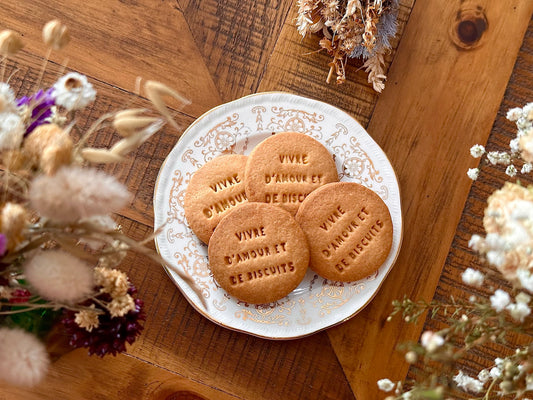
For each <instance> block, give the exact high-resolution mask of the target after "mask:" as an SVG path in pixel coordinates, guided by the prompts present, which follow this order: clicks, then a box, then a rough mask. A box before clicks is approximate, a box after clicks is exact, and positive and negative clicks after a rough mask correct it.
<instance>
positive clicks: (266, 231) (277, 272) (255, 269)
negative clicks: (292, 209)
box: [208, 203, 309, 304]
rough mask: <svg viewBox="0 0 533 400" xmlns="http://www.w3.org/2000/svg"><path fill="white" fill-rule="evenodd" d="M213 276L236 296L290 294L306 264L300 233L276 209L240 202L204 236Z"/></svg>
mask: <svg viewBox="0 0 533 400" xmlns="http://www.w3.org/2000/svg"><path fill="white" fill-rule="evenodd" d="M208 255H209V267H210V269H211V272H212V273H213V276H214V278H215V280H216V281H217V282H218V284H219V285H220V286H221V287H222V288H224V289H225V290H226V291H227V292H228V293H229V294H231V295H232V296H235V297H236V298H237V299H239V300H242V301H245V302H248V303H255V304H263V303H272V302H274V301H276V300H279V299H281V298H283V297H285V296H286V295H288V294H289V293H290V292H292V291H293V290H294V289H295V288H296V287H297V286H298V285H299V284H300V282H301V281H302V280H303V278H304V276H305V273H306V272H307V267H308V265H309V247H308V244H307V240H306V238H305V234H304V232H303V231H302V229H301V228H300V226H299V225H298V223H297V222H296V220H295V219H294V217H293V216H292V215H291V214H290V213H289V212H288V211H286V210H284V209H282V208H281V207H277V206H273V205H270V204H264V203H246V204H243V205H241V206H239V207H237V208H235V209H234V210H232V211H231V212H230V213H229V214H228V215H227V216H225V217H224V218H223V219H222V221H220V223H219V224H218V226H217V227H216V229H215V232H214V233H213V235H212V236H211V240H209V247H208Z"/></svg>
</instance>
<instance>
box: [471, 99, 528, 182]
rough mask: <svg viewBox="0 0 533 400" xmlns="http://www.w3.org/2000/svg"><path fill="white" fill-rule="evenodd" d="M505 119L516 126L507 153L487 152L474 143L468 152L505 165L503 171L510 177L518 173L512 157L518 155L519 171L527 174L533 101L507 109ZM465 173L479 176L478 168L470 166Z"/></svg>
mask: <svg viewBox="0 0 533 400" xmlns="http://www.w3.org/2000/svg"><path fill="white" fill-rule="evenodd" d="M507 119H508V120H509V121H512V122H515V123H516V127H517V128H518V130H517V134H516V137H515V138H514V139H512V140H511V142H510V143H509V148H510V152H509V153H508V152H504V151H491V152H487V151H486V150H485V148H484V147H483V146H481V145H479V144H476V145H474V146H472V148H471V149H470V154H471V155H472V157H474V158H481V157H483V156H484V155H486V156H487V160H488V161H489V162H490V163H491V164H492V165H498V164H501V165H506V166H507V168H506V170H505V173H506V174H507V175H508V176H510V177H514V176H516V174H517V173H518V168H517V167H516V166H515V165H514V164H513V158H516V157H517V156H519V157H520V158H521V159H522V161H523V164H522V167H521V168H520V172H521V173H522V174H528V173H530V172H531V171H533V103H528V104H526V105H525V106H524V107H523V108H520V107H516V108H513V109H511V110H509V111H508V113H507ZM467 175H468V177H469V178H470V179H472V180H476V179H477V178H478V176H479V168H470V169H469V170H468V172H467Z"/></svg>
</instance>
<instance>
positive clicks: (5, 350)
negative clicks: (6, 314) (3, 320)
mask: <svg viewBox="0 0 533 400" xmlns="http://www.w3.org/2000/svg"><path fill="white" fill-rule="evenodd" d="M0 354H1V357H0V379H2V380H4V381H6V382H8V383H10V384H12V385H17V386H34V385H36V384H37V383H39V382H40V381H41V379H42V378H43V377H44V376H45V375H46V372H47V371H48V366H49V365H50V359H49V357H48V352H47V351H46V348H45V346H44V345H43V343H41V342H40V341H39V339H37V337H35V336H34V335H32V334H31V333H28V332H26V331H23V330H21V329H10V328H6V327H3V328H0Z"/></svg>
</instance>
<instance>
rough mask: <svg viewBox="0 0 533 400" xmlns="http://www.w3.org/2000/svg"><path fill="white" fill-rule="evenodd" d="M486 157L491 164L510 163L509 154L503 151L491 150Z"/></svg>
mask: <svg viewBox="0 0 533 400" xmlns="http://www.w3.org/2000/svg"><path fill="white" fill-rule="evenodd" d="M487 158H488V159H489V161H490V163H491V164H492V165H497V164H503V165H509V164H510V163H511V156H510V155H509V154H507V153H506V152H503V151H491V152H489V153H487Z"/></svg>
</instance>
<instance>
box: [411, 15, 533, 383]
mask: <svg viewBox="0 0 533 400" xmlns="http://www.w3.org/2000/svg"><path fill="white" fill-rule="evenodd" d="M532 79H533V20H530V22H529V27H528V30H527V32H526V35H525V38H524V41H523V44H522V48H521V49H520V53H519V55H518V58H517V60H516V63H515V66H514V69H513V74H512V75H511V79H510V81H509V85H508V86H507V90H506V91H505V96H504V98H503V101H502V103H501V106H500V108H499V110H498V115H497V117H496V120H495V122H494V125H493V127H492V132H491V134H490V136H489V138H488V141H487V142H486V143H481V144H483V145H484V146H485V148H486V149H487V151H506V150H507V151H508V150H509V142H510V140H512V139H514V138H515V137H516V124H515V123H514V122H511V121H509V120H507V118H506V114H507V111H508V110H510V109H511V108H514V107H523V106H524V105H525V104H526V103H527V102H529V100H527V99H532V98H533V88H532V87H531V85H530V84H529V82H531V81H532ZM470 161H471V167H472V168H473V167H474V166H476V164H477V162H476V161H478V160H475V159H471V160H470ZM480 168H481V173H480V176H479V178H478V179H477V180H476V181H475V182H474V183H473V184H472V187H471V189H470V192H469V194H468V199H467V201H466V204H465V207H464V209H463V213H462V215H461V219H460V222H459V225H458V226H457V230H456V232H455V237H454V239H453V242H452V245H451V248H450V252H449V254H448V257H447V258H446V264H445V265H444V268H443V271H442V274H441V276H440V279H439V285H438V287H437V289H436V291H435V295H434V297H433V298H434V299H435V300H439V301H442V302H445V301H447V300H448V299H449V298H450V296H454V297H455V298H457V299H459V298H462V299H465V300H466V299H468V298H469V297H470V296H472V295H473V296H476V297H478V298H479V297H485V298H486V297H488V296H489V295H490V293H491V292H494V290H495V288H502V289H505V290H507V291H509V292H510V289H511V287H510V284H509V283H508V282H506V281H504V280H503V279H502V276H501V274H500V273H498V272H497V271H496V269H495V268H491V267H490V266H488V265H486V264H485V263H483V262H482V261H481V259H480V257H479V256H477V255H476V254H475V253H474V252H473V251H472V250H471V249H470V248H469V247H468V242H469V240H470V238H471V235H472V234H475V233H477V234H480V235H484V229H483V212H484V209H485V207H486V204H487V203H486V201H487V198H488V197H489V196H490V194H491V193H492V192H493V191H495V190H497V189H500V188H501V187H502V186H503V183H504V182H506V181H513V179H511V178H509V177H508V176H507V175H505V173H504V169H502V168H501V167H495V166H493V165H491V164H486V163H484V164H481V165H480ZM518 179H519V180H520V182H521V184H522V185H530V184H533V179H532V178H531V176H529V175H520V176H519V177H518ZM515 180H516V178H515ZM468 267H472V268H476V269H479V270H480V271H482V272H483V273H484V274H485V276H486V280H485V283H484V285H483V287H482V288H479V289H476V288H473V287H471V286H468V285H465V284H464V283H462V281H461V277H460V275H461V273H462V272H463V271H464V270H465V269H466V268H468ZM446 321H447V318H446V316H444V315H443V314H442V313H441V312H439V313H438V314H437V315H436V316H435V318H434V319H432V318H429V317H428V319H427V320H426V323H425V324H424V330H433V331H435V330H436V329H438V327H439V326H442V325H443V324H445V323H446ZM507 341H508V343H507V345H495V344H493V343H491V344H488V345H485V346H483V347H482V348H478V349H475V350H473V351H471V352H470V353H469V355H468V357H467V358H466V359H465V360H463V361H462V362H461V363H460V364H459V365H458V367H457V368H458V369H459V368H460V369H461V370H463V371H464V372H465V373H468V374H469V375H471V376H476V375H477V373H478V372H479V371H480V370H481V369H483V368H489V367H492V366H493V364H494V359H495V358H496V357H503V356H505V355H510V354H511V353H512V352H513V348H514V346H515V345H520V344H522V345H524V344H525V343H531V337H530V336H529V337H526V336H522V337H520V336H518V335H516V334H511V333H510V334H509V335H508V337H507ZM421 367H422V365H421V364H417V365H414V366H413V367H412V368H410V370H409V379H414V378H415V377H418V378H421V377H422V376H423V375H422V371H421ZM453 373H456V371H453Z"/></svg>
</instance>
